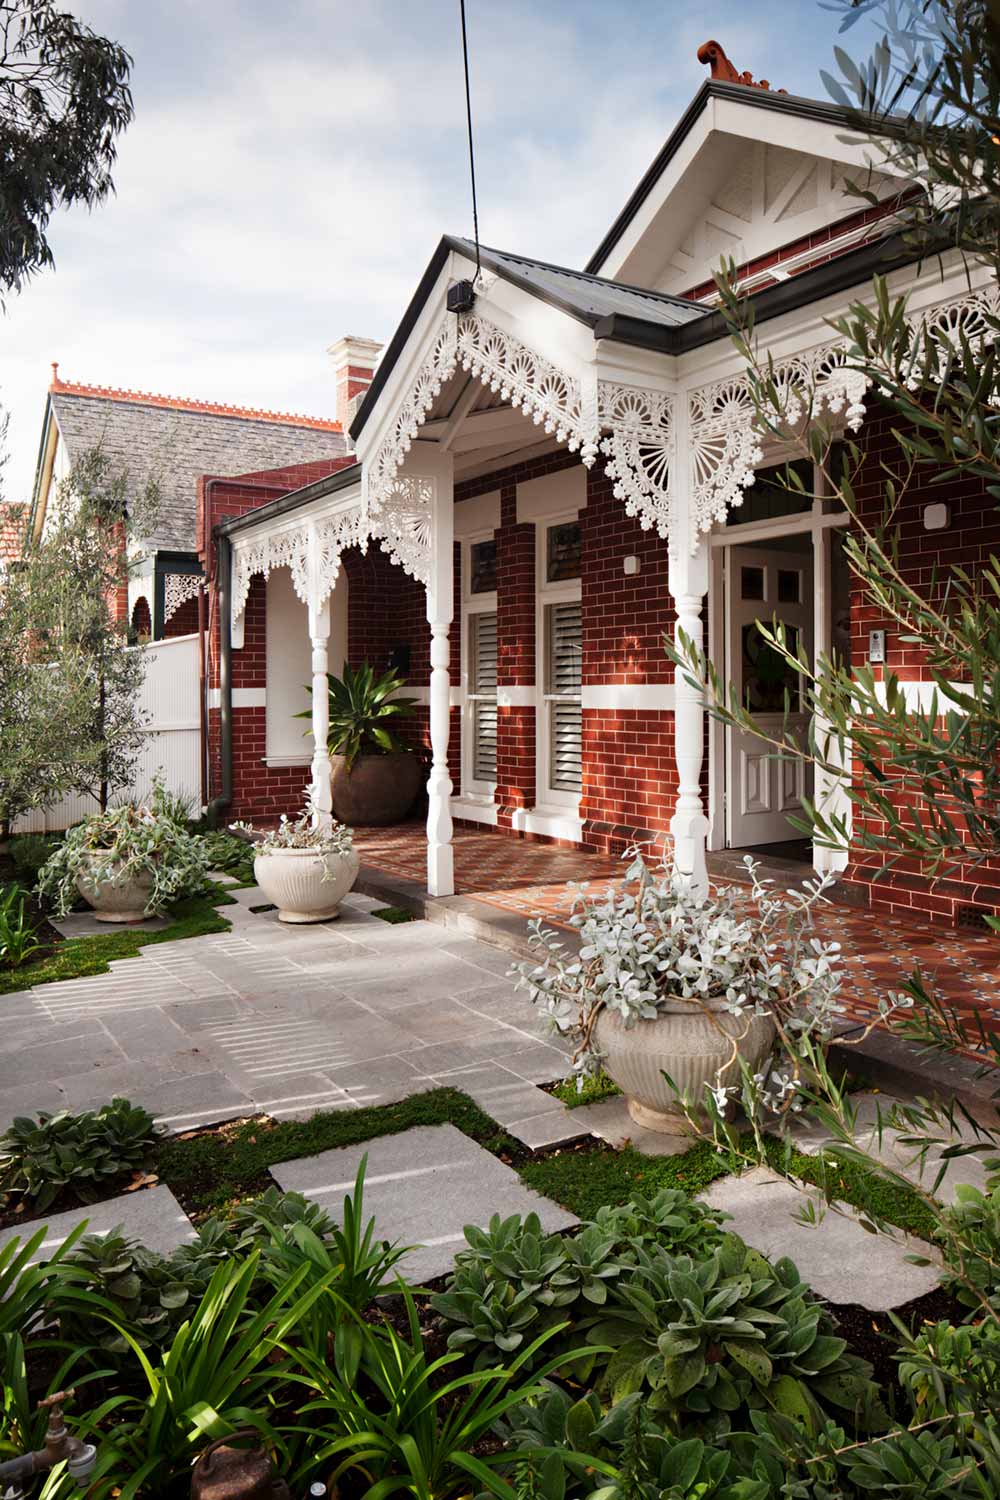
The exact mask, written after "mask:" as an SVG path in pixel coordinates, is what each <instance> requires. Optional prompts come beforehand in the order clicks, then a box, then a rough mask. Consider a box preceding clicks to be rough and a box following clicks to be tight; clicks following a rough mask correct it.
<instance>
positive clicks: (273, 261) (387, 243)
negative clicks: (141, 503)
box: [0, 0, 871, 500]
mask: <svg viewBox="0 0 1000 1500" xmlns="http://www.w3.org/2000/svg"><path fill="white" fill-rule="evenodd" d="M67 8H68V9H70V10H72V11H73V13H74V14H75V15H77V16H78V17H79V18H80V19H82V20H84V21H86V22H87V24H89V25H91V26H92V27H94V28H95V29H96V30H98V31H100V32H102V33H103V34H105V35H108V36H112V37H114V38H115V40H116V41H118V42H120V43H121V44H122V45H123V46H125V47H126V48H127V49H128V51H129V52H130V53H131V54H132V57H133V58H134V69H133V75H132V88H133V93H134V98H135V107H136V117H135V120H134V122H133V124H132V125H131V126H130V127H129V129H128V131H127V132H126V134H125V135H124V137H122V138H121V140H120V144H119V159H118V163H117V166H116V169H115V172H114V177H115V185H116V189H117V191H116V193H115V195H114V196H113V197H112V198H110V199H108V200H106V201H105V202H104V203H103V204H100V205H98V207H97V208H95V209H94V210H93V212H90V213H88V212H87V211H86V210H85V209H73V210H70V211H60V212H59V213H57V214H56V215H55V216H54V217H53V219H52V222H51V226H50V240H51V243H52V246H53V249H54V253H55V259H56V267H55V270H54V271H50V272H45V273H42V274H40V275H39V276H36V277H35V278H33V279H32V280H31V281H30V282H29V283H28V284H27V286H26V288H25V289H24V290H23V291H22V292H21V293H20V294H18V295H12V296H11V297H10V298H8V301H7V306H6V310H5V311H4V312H2V313H0V405H2V406H4V407H6V408H7V409H8V411H9V413H10V430H9V434H8V444H7V446H8V450H9V452H8V462H7V464H6V466H5V468H4V470H3V474H2V491H0V493H2V498H4V499H8V500H20V499H27V498H29V497H30V493H31V488H32V482H33V476H34V470H35V463H36V458H37V452H38V443H39V437H40V433H41V424H42V419H43V415H44V408H45V393H46V390H47V387H48V382H49V378H50V366H51V362H52V361H53V360H58V362H59V373H60V376H61V377H62V378H63V379H65V380H72V381H80V382H84V383H87V384H92V385H110V386H117V387H124V388H130V389H139V390H145V391H154V392H157V393H161V394H169V395H174V396H194V397H198V398H201V399H203V400H209V401H219V402H226V403H230V404H238V405H245V406H253V407H265V408H268V409H271V410H277V411H293V412H305V413H308V414H310V415H314V416H330V417H332V416H333V415H334V382H333V369H332V362H331V360H330V357H329V355H328V354H327V352H326V351H327V348H328V346H329V345H330V344H332V343H333V342H334V341H335V340H336V339H338V338H339V337H341V336H342V335H343V334H348V333H350V334H356V335H358V334H360V335H364V336H367V337H370V338H375V339H379V340H382V341H385V340H387V339H388V338H389V337H390V336H391V334H392V332H393V330H394V328H395V326H396V324H397V322H398V320H399V317H400V314H401V313H402V310H403V308H404V307H405V305H406V303H407V302H408V301H409V298H410V296H411V295H412V293H413V291H414V289H415V287H416V284H417V282H418V281H419V279H420V276H421V274H422V272H423V270H424V267H425V266H426V264H427V262H428V260H429V259H430V256H431V254H432V252H433V250H434V247H435V245H436V243H437V241H438V239H439V237H440V235H441V234H442V233H445V232H450V233H455V234H469V233H470V232H471V226H472V216H471V207H470V196H469V175H468V157H467V142H466V134H465V99H464V91H463V88H464V86H463V76H462V56H461V38H460V29H459V13H458V0H354V3H346V0H270V3H265V0H69V4H68V6H67ZM466 10H467V18H468V32H469V48H470V67H471V76H472V98H473V115H474V125H475V135H476V169H477V179H478V188H479V221H480V236H481V239H482V241H483V243H484V244H487V245H492V246H493V247H494V248H497V249H503V250H512V251H516V252H518V253H520V254H525V255H533V256H537V257H539V258H541V259H544V260H551V261H555V262H557V263H559V264H562V265H567V266H582V265H583V264H584V262H585V261H586V260H587V258H588V257H589V255H590V254H591V252H592V251H593V250H594V248H595V247H596V245H597V244H598V242H599V241H600V239H601V238H602V236H603V234H604V233H605V231H606V230H607V228H608V226H609V225H610V223H611V221H612V220H613V218H614V217H615V215H616V214H617V212H618V210H619V209H620V208H621V206H622V204H623V203H624V202H625V200H626V198H627V197H628V195H629V194H630V192H631V191H632V189H633V187H634V186H635V184H636V182H637V181H638V179H639V178H640V177H641V175H642V173H643V172H644V171H645V169H646V167H647V166H648V165H649V162H650V161H651V160H652V158H653V156H654V155H655V154H656V152H657V151H658V149H659V147H660V146H661V145H662V143H663V141H664V139H665V138H666V136H667V135H668V134H669V133H670V131H671V129H672V128H673V126H674V125H675V123H676V122H677V120H678V118H679V116H680V115H681V113H682V112H683V110H684V108H685V107H686V105H687V104H688V102H689V101H690V99H691V98H692V96H693V95H694V94H695V93H696V92H697V90H698V88H699V87H700V85H701V83H702V81H703V79H704V78H705V77H706V76H707V74H706V69H705V68H703V67H702V66H701V65H700V64H699V63H698V61H697V59H696V56H695V54H696V52H697V49H698V46H699V45H700V43H702V42H703V41H706V40H708V39H709V38H710V37H714V38H716V39H717V40H718V41H720V42H721V43H722V45H723V47H724V48H725V50H726V52H727V53H728V54H729V56H730V57H731V58H732V60H733V61H734V62H735V63H736V65H737V66H738V67H739V68H740V69H749V70H750V71H751V72H752V73H753V75H754V77H756V78H767V79H769V80H770V82H771V84H772V86H773V87H784V88H787V89H788V91H789V92H790V93H799V94H806V95H811V96H813V97H818V98H824V97H826V94H825V90H824V88H823V85H822V83H821V81H820V69H821V68H830V67H831V57H832V49H833V46H834V44H835V43H836V41H837V31H838V26H839V22H840V15H839V14H838V13H835V12H833V11H831V10H827V9H824V8H823V7H822V5H820V4H817V3H816V0H655V3H654V0H618V3H617V4H615V3H613V0H612V3H610V4H609V3H607V0H604V3H598V0H503V3H495V0H494V3H490V4H488V3H487V0H466ZM870 35H871V33H870V31H867V30H866V28H865V26H862V25H859V26H858V27H856V28H855V29H854V30H853V31H852V32H851V33H850V38H849V42H848V46H849V49H850V51H851V52H852V54H853V55H854V56H860V55H862V54H863V53H864V52H866V51H867V43H868V42H869V40H870Z"/></svg>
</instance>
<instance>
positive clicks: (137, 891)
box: [76, 854, 153, 922]
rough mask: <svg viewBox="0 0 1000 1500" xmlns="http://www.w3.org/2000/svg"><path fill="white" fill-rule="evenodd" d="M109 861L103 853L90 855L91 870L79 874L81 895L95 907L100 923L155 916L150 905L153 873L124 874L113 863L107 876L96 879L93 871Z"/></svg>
mask: <svg viewBox="0 0 1000 1500" xmlns="http://www.w3.org/2000/svg"><path fill="white" fill-rule="evenodd" d="M105 863H106V861H105V860H104V859H103V858H102V857H101V856H100V855H97V854H92V855H91V856H90V861H89V864H90V871H89V873H88V872H85V871H83V870H81V872H80V874H79V875H78V876H77V877H76V888H77V890H78V891H79V892H80V895H81V896H82V897H83V899H84V901H86V903H87V905H88V906H92V907H93V908H94V916H95V917H96V918H97V920H98V922H144V921H145V920H146V918H147V917H148V916H150V915H151V913H150V912H148V911H147V910H146V905H147V903H148V901H149V895H150V892H151V891H152V889H153V877H152V875H122V874H121V873H120V871H118V870H116V868H115V866H113V865H112V866H111V867H110V869H111V874H110V875H108V877H107V878H106V879H103V880H97V879H95V877H94V874H93V871H94V870H95V869H97V868H99V867H100V866H101V865H102V864H105Z"/></svg>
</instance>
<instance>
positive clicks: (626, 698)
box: [581, 682, 674, 713]
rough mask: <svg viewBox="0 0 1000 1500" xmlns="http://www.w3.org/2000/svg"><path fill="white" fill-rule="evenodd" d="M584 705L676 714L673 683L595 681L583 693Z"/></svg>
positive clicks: (584, 688) (586, 685)
mask: <svg viewBox="0 0 1000 1500" xmlns="http://www.w3.org/2000/svg"><path fill="white" fill-rule="evenodd" d="M581 696H582V700H583V707H584V708H600V709H610V710H618V709H621V710H630V709H631V710H643V711H645V712H646V713H655V712H665V713H672V712H673V708H674V685H673V683H672V682H633V683H617V682H592V683H590V684H589V685H588V684H585V685H584V687H583V689H582V692H581Z"/></svg>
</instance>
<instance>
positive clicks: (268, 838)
mask: <svg viewBox="0 0 1000 1500" xmlns="http://www.w3.org/2000/svg"><path fill="white" fill-rule="evenodd" d="M232 827H233V828H234V829H239V830H242V831H243V832H244V833H246V834H249V835H250V836H251V837H252V839H253V840H254V862H253V872H254V877H255V879H256V881H257V884H258V885H259V886H260V888H261V890H262V891H263V892H264V895H265V896H266V897H267V899H268V900H269V901H270V902H272V903H273V904H274V905H275V906H276V907H277V908H278V920H279V922H329V921H330V920H331V918H333V917H338V916H339V915H340V903H341V901H342V900H343V899H344V897H345V896H346V895H347V892H348V891H349V890H350V889H351V886H352V885H353V884H354V882H355V880H357V878H358V868H359V866H360V860H359V859H358V856H357V853H356V852H355V849H354V844H353V840H352V838H351V830H350V829H349V828H345V827H344V826H343V824H342V823H336V822H335V823H333V824H332V825H331V826H330V827H329V828H324V827H323V826H322V825H321V824H319V823H317V822H315V821H314V813H313V809H312V807H311V806H310V805H308V804H307V806H306V809H305V811H304V812H303V813H302V814H301V816H300V817H298V818H296V819H294V820H293V819H291V818H287V817H282V819H281V821H280V822H279V824H278V826H277V828H275V829H271V830H269V831H267V832H265V833H259V832H254V830H253V829H252V828H250V827H249V826H248V825H247V824H246V823H234V824H233V825H232Z"/></svg>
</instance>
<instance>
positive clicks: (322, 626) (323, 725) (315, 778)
mask: <svg viewBox="0 0 1000 1500" xmlns="http://www.w3.org/2000/svg"><path fill="white" fill-rule="evenodd" d="M309 553H310V557H309V575H308V576H309V642H310V645H311V646H312V734H313V755H312V783H311V793H312V806H313V822H314V824H315V825H316V826H317V827H322V828H329V827H330V824H331V822H332V820H333V795H332V792H331V789H330V753H329V750H328V748H327V739H328V737H329V729H330V694H329V685H328V682H327V675H326V674H327V668H328V665H329V663H328V650H329V642H330V596H329V593H325V592H321V591H322V587H323V586H322V581H321V574H320V566H319V541H318V538H317V536H316V531H315V528H313V529H312V530H311V534H310V537H309Z"/></svg>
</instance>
